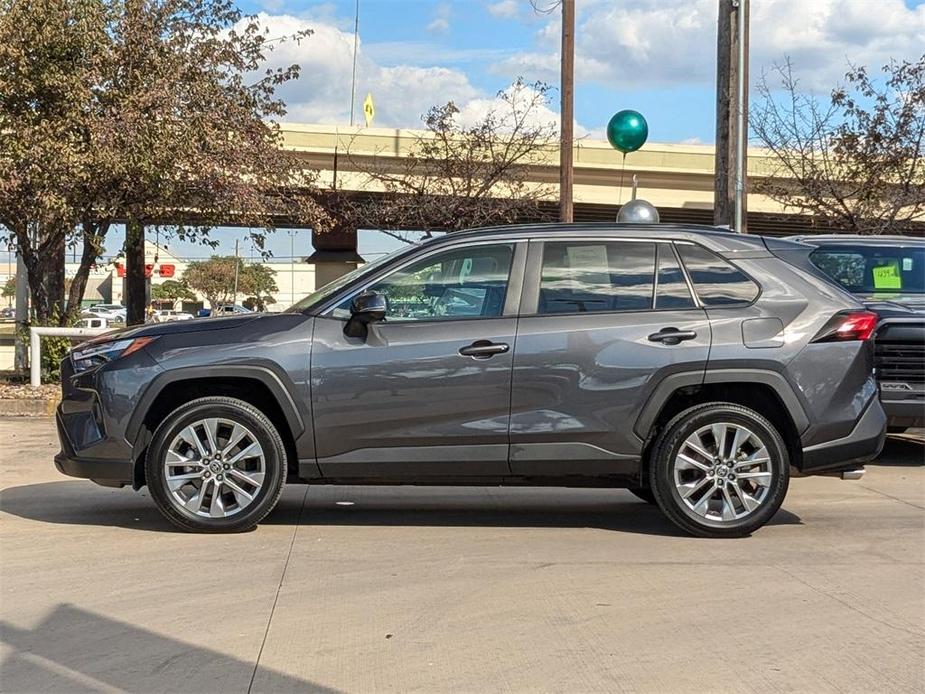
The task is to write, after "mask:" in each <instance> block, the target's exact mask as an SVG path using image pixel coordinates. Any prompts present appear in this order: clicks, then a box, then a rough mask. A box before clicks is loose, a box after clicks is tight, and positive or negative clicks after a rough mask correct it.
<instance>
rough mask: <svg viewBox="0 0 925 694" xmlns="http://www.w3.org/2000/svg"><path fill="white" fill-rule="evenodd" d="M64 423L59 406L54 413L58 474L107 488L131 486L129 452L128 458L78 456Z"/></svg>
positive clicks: (131, 475)
mask: <svg viewBox="0 0 925 694" xmlns="http://www.w3.org/2000/svg"><path fill="white" fill-rule="evenodd" d="M64 421H65V420H64V418H63V417H62V413H61V406H59V407H58V411H57V412H56V413H55V423H56V424H57V427H58V440H59V441H60V442H61V451H60V452H59V453H58V454H57V455H56V456H55V467H56V468H57V469H58V472H60V473H62V474H64V475H68V476H70V477H80V478H83V479H89V480H93V481H94V482H97V483H98V484H102V485H104V486H107V487H111V486H116V487H121V486H123V485H126V484H132V481H133V477H134V464H133V463H132V460H131V454H130V452H129V454H128V457H126V458H121V457H119V458H116V459H113V458H99V457H90V456H87V455H78V454H77V452H76V451H75V449H74V444H73V443H71V438H70V435H69V434H68V431H67V429H66V427H65V424H64Z"/></svg>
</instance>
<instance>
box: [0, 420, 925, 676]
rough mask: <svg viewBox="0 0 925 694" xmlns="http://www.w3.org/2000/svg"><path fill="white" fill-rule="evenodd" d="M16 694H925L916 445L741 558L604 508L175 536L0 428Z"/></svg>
mask: <svg viewBox="0 0 925 694" xmlns="http://www.w3.org/2000/svg"><path fill="white" fill-rule="evenodd" d="M0 439H2V440H3V441H5V442H6V445H5V446H4V447H3V449H2V450H0V626H2V633H0V690H2V691H5V692H21V691H22V692H25V691H29V692H33V691H35V692H44V691H55V692H59V691H60V692H74V691H137V692H213V691H214V692H246V691H254V692H277V691H285V692H304V691H383V692H398V691H402V692H404V691H423V692H439V691H464V692H485V691H568V692H585V691H602V692H623V691H625V692H681V691H697V692H759V691H760V692H853V691H857V692H881V691H882V692H886V691H890V692H907V691H909V692H911V691H925V467H923V445H922V443H921V442H920V441H917V440H915V439H913V438H898V437H894V438H891V440H890V442H889V443H888V446H887V449H886V452H885V455H884V456H883V458H882V459H881V461H879V463H880V464H878V465H875V466H869V467H868V474H867V476H866V477H865V478H864V479H863V480H862V481H860V482H843V481H841V480H836V479H830V478H810V479H797V480H794V481H793V482H792V484H791V489H790V494H789V496H788V499H787V501H786V502H785V504H784V509H783V510H782V511H781V512H780V513H779V514H778V515H777V516H776V518H775V519H774V520H773V522H772V524H771V525H769V526H768V527H766V528H764V529H763V530H761V531H759V532H758V533H757V534H755V535H754V536H753V537H751V538H746V539H742V540H725V541H715V540H701V539H694V538H689V537H686V536H683V535H680V534H679V533H678V532H676V531H675V530H674V528H673V526H671V525H670V524H669V523H668V521H666V520H665V519H663V518H662V516H661V515H660V514H659V512H658V511H657V510H656V509H654V508H651V507H649V506H647V505H646V504H644V503H642V502H639V501H637V500H636V499H635V497H633V496H631V495H630V494H629V493H627V492H624V491H618V490H574V489H571V490H570V489H497V488H493V489H461V488H400V487H393V488H370V487H356V488H346V487H331V488H325V487H313V488H311V489H310V490H309V489H308V488H306V487H298V486H291V487H289V488H287V489H286V491H285V492H284V496H283V499H282V502H281V504H280V506H279V508H278V509H277V511H276V512H275V513H274V514H272V515H271V516H270V518H269V519H268V520H267V521H266V522H265V523H264V524H262V525H261V526H260V527H259V528H258V529H257V530H256V531H254V532H250V533H246V534H244V535H232V536H227V535H226V536H203V535H187V534H183V533H179V532H174V531H173V530H172V529H171V527H170V526H169V525H168V524H167V523H166V522H165V521H163V520H162V519H161V517H160V515H159V514H158V512H157V511H156V509H155V508H154V506H153V504H152V502H151V500H150V498H149V497H148V495H147V493H146V492H142V493H135V492H132V491H131V490H127V489H123V490H112V489H104V488H102V487H97V486H96V485H94V484H92V483H89V482H83V481H78V480H72V479H69V478H65V477H62V476H60V475H59V474H58V473H57V472H56V471H55V470H54V467H53V465H52V461H51V457H52V455H53V453H54V452H55V451H56V450H57V443H56V441H55V437H54V427H53V423H52V421H51V420H50V419H44V418H41V419H2V420H0Z"/></svg>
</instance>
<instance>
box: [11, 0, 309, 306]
mask: <svg viewBox="0 0 925 694" xmlns="http://www.w3.org/2000/svg"><path fill="white" fill-rule="evenodd" d="M268 38H271V37H267V36H266V32H265V30H263V29H261V27H260V26H259V24H258V22H257V20H256V18H254V17H244V16H242V14H241V12H240V11H239V10H238V9H237V8H236V7H235V6H234V4H233V3H232V2H231V1H230V0H43V1H42V2H32V1H30V0H0V132H2V133H3V137H0V225H3V226H4V227H5V228H6V229H7V230H8V231H9V232H10V233H11V235H12V236H14V237H15V239H16V242H17V244H18V247H19V249H20V252H21V253H22V256H23V260H24V261H25V264H26V267H27V270H28V274H29V284H30V291H31V295H32V296H31V298H32V307H33V310H34V312H35V315H36V317H37V320H38V321H39V322H48V321H50V320H52V319H53V318H55V317H56V316H57V320H60V321H62V322H65V321H66V320H67V316H68V315H72V314H74V313H76V312H77V311H78V310H79V307H80V302H81V299H82V297H83V293H84V290H85V288H86V282H87V277H88V275H89V271H90V268H91V267H92V265H93V264H94V262H95V261H96V260H97V259H98V257H99V255H100V253H101V252H102V248H103V243H104V241H105V238H106V235H107V233H108V231H109V229H110V227H111V225H112V224H113V222H114V221H116V220H127V221H128V228H129V231H130V234H137V233H138V230H139V229H141V228H143V226H145V225H148V226H153V225H164V226H170V227H172V228H173V229H174V230H175V231H176V233H177V234H179V235H180V236H181V237H183V238H186V239H190V240H202V241H206V242H208V241H209V238H208V233H209V229H210V228H211V227H213V226H217V225H219V224H223V223H229V222H234V223H237V224H240V225H242V226H248V227H251V228H253V229H255V231H254V232H253V238H254V242H255V245H256V246H257V247H258V248H262V247H263V242H264V238H265V233H266V230H269V229H272V228H273V226H274V223H275V220H276V219H279V218H286V219H288V220H299V221H303V222H304V223H307V224H313V225H314V226H316V227H322V226H323V220H324V218H325V217H324V214H323V213H322V212H321V210H320V209H319V208H318V206H317V205H316V204H315V203H314V201H313V199H312V197H311V195H310V193H311V191H312V188H313V184H314V177H313V174H312V172H309V171H306V170H305V168H304V166H303V165H302V163H301V162H300V161H299V160H298V159H297V158H296V157H295V156H294V155H293V154H291V153H287V152H285V151H283V150H282V149H281V147H280V137H281V135H280V130H279V127H278V124H277V120H278V119H279V118H280V117H281V116H283V115H284V114H285V105H284V104H283V102H282V101H281V100H280V99H278V98H277V97H276V95H275V92H276V89H277V88H278V87H279V86H280V85H282V84H284V83H286V82H288V81H290V80H292V79H295V78H296V77H297V76H298V72H299V70H298V66H295V65H293V66H290V67H288V68H281V69H275V70H270V71H261V70H260V68H261V66H262V65H263V64H264V62H265V59H266V56H267V53H268V52H269V51H271V50H272V49H273V48H274V47H275V46H277V45H279V42H278V41H277V40H276V39H277V37H272V38H273V39H274V41H269V40H268ZM291 38H293V39H294V40H304V39H306V38H307V35H306V33H301V34H299V35H297V36H295V37H291ZM69 243H73V244H79V245H82V252H81V257H80V265H79V268H78V271H77V274H76V277H75V279H74V282H73V283H72V285H71V288H70V291H69V296H68V299H67V302H66V304H65V302H64V301H63V296H64V281H63V262H64V250H65V247H66V245H67V244H69ZM136 264H137V263H136Z"/></svg>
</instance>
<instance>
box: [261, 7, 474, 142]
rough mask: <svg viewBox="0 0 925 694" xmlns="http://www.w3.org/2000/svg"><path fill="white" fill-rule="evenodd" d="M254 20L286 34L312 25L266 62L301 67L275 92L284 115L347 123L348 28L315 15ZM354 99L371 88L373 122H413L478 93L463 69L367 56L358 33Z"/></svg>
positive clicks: (409, 124) (406, 124)
mask: <svg viewBox="0 0 925 694" xmlns="http://www.w3.org/2000/svg"><path fill="white" fill-rule="evenodd" d="M259 21H260V23H261V25H262V26H263V27H265V28H266V29H267V31H268V35H270V36H288V35H291V34H293V33H295V32H297V31H301V30H304V29H311V30H312V31H313V33H312V35H311V36H309V37H308V38H307V39H304V40H302V41H301V42H299V43H296V42H293V41H287V42H285V43H282V44H278V45H277V46H276V48H275V50H274V51H273V52H272V53H271V54H270V56H269V60H268V64H267V67H275V66H283V65H291V64H293V63H297V64H299V65H300V66H301V68H302V69H301V76H300V78H299V79H298V80H293V81H291V82H288V83H286V84H284V85H283V86H282V87H281V88H280V89H279V90H278V91H277V93H278V95H279V96H280V97H281V98H282V99H283V100H284V101H285V102H286V103H287V105H288V111H289V112H288V114H287V116H286V120H287V121H290V122H302V123H346V122H349V120H350V81H351V70H352V66H353V32H351V31H343V30H341V29H339V28H337V27H336V26H333V25H331V24H326V23H323V22H320V21H317V20H311V19H302V18H299V17H293V16H290V15H277V16H272V15H266V14H261V15H260V16H259ZM356 91H357V104H356V106H355V114H356V116H357V117H358V118H359V114H360V103H362V100H363V97H364V96H365V94H366V93H367V92H371V93H372V95H373V100H374V101H375V103H376V120H375V125H377V126H387V127H388V126H392V127H415V126H417V125H420V122H421V121H420V116H421V114H422V113H424V112H425V111H426V110H427V109H428V108H430V107H431V106H433V105H434V104H437V103H442V102H446V101H449V100H453V101H456V102H457V103H465V102H466V101H468V100H470V99H473V98H477V97H479V96H481V92H480V91H479V90H478V89H476V88H475V87H474V86H473V85H472V84H471V83H470V82H469V79H468V77H467V76H466V74H465V73H463V72H461V71H459V70H454V69H451V68H446V67H441V66H412V65H382V64H379V63H377V62H375V61H374V60H372V59H371V58H370V57H369V56H367V55H366V53H365V52H364V49H363V42H362V36H361V40H360V44H359V53H358V56H357V90H356Z"/></svg>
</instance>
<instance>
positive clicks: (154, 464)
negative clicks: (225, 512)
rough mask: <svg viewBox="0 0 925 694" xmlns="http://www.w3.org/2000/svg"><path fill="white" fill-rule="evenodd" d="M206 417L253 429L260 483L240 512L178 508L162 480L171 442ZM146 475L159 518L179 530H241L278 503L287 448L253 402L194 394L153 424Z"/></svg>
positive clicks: (251, 524)
mask: <svg viewBox="0 0 925 694" xmlns="http://www.w3.org/2000/svg"><path fill="white" fill-rule="evenodd" d="M207 418H221V419H225V420H229V421H231V422H235V423H238V424H241V425H243V426H244V427H246V428H247V429H249V430H250V432H252V433H253V436H254V437H255V438H256V440H257V442H258V443H259V444H260V447H261V449H262V450H263V453H264V478H263V484H262V486H261V487H260V488H259V490H258V491H257V493H256V495H255V496H254V498H253V501H250V502H249V503H248V505H246V506H244V507H243V508H242V509H241V510H240V511H239V512H236V513H234V514H233V515H229V516H227V517H222V518H215V517H205V516H200V515H196V514H194V513H193V512H191V511H189V510H186V509H181V508H180V507H179V505H178V503H175V501H174V500H173V497H172V495H171V491H170V489H169V487H168V485H167V482H166V472H165V461H166V456H167V450H168V446H169V445H170V442H171V441H173V440H174V437H176V436H177V435H178V434H179V433H180V432H181V431H182V430H183V429H184V428H186V427H188V426H189V425H190V424H193V423H195V422H197V421H199V420H202V419H207ZM145 473H146V475H147V483H148V489H149V491H150V493H151V498H153V499H154V502H155V503H156V504H157V507H158V509H159V510H160V512H161V513H162V514H163V515H164V517H165V518H167V520H169V521H170V522H171V523H173V524H174V525H175V526H177V527H178V528H181V529H183V530H186V531H193V532H206V533H234V532H242V531H245V530H250V529H251V528H253V527H254V526H255V525H257V524H258V523H259V522H260V521H261V520H263V519H264V518H265V517H266V515H267V514H268V513H270V511H272V510H273V508H274V507H275V506H276V503H277V502H278V501H279V497H280V494H282V491H283V485H284V483H285V479H286V449H285V446H284V445H283V441H282V439H281V438H280V435H279V432H278V431H277V430H276V427H274V426H273V424H272V422H270V420H269V419H268V418H267V417H266V415H264V414H263V413H262V412H261V411H260V410H258V409H257V408H255V407H254V406H253V405H250V404H249V403H246V402H244V401H243V400H237V399H235V398H228V397H205V398H199V399H197V400H193V401H192V402H189V403H186V404H185V405H182V406H180V407H178V408H177V409H175V410H174V411H173V412H171V413H170V414H169V415H168V416H167V417H166V418H165V419H164V421H163V422H162V423H161V425H160V426H159V427H158V428H157V431H156V432H155V433H154V438H153V439H152V441H151V445H150V446H149V447H148V453H147V456H146V458H145ZM229 479H231V478H230V477H229ZM213 484H214V482H213ZM204 496H205V495H204ZM206 498H209V497H208V496H207V497H206ZM219 501H221V499H219Z"/></svg>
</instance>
